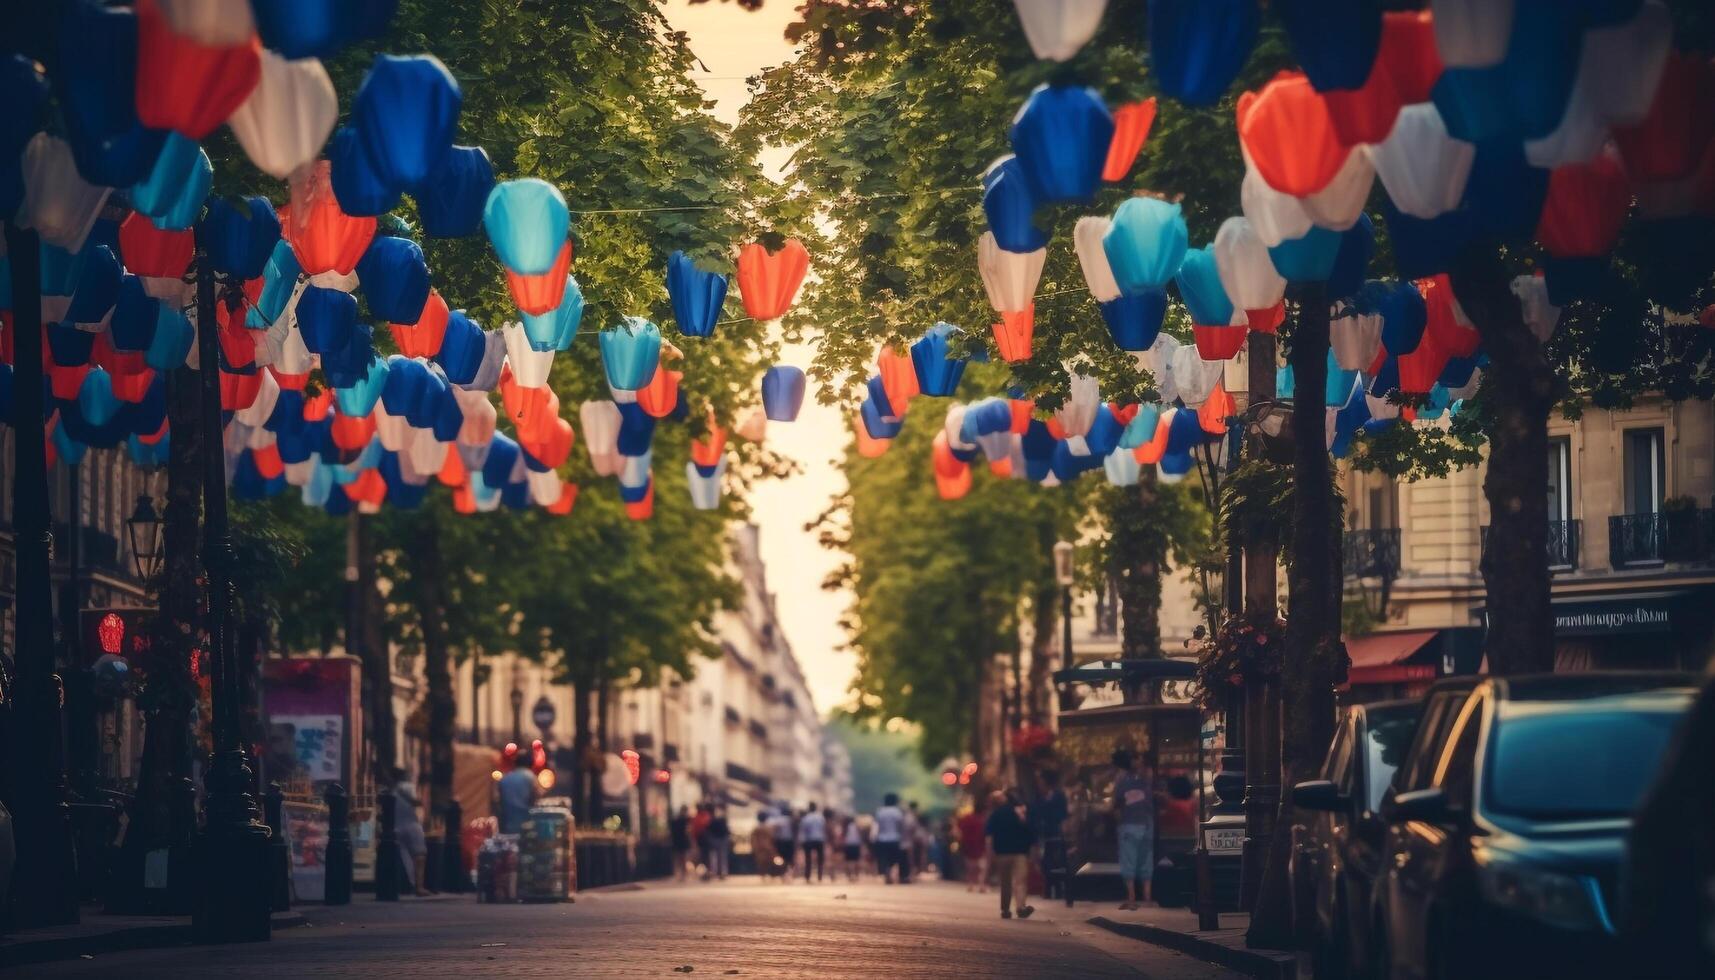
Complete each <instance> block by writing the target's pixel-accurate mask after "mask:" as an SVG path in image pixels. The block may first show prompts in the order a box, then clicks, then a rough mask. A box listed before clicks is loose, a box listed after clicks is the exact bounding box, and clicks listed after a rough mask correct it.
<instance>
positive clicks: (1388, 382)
mask: <svg viewBox="0 0 1715 980" xmlns="http://www.w3.org/2000/svg"><path fill="white" fill-rule="evenodd" d="M1368 381H1369V387H1368V388H1367V389H1365V390H1366V391H1368V392H1369V393H1370V395H1372V396H1373V397H1376V398H1386V397H1387V396H1388V393H1389V392H1392V391H1398V390H1399V358H1398V357H1395V356H1393V355H1391V354H1390V355H1388V357H1387V358H1386V359H1384V360H1383V361H1382V364H1381V367H1380V368H1378V369H1377V370H1376V375H1375V377H1373V378H1369V379H1368Z"/></svg>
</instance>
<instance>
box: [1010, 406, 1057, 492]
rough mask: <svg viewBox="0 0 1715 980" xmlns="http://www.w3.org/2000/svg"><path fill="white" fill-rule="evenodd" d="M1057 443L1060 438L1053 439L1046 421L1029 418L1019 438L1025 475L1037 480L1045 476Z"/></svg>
mask: <svg viewBox="0 0 1715 980" xmlns="http://www.w3.org/2000/svg"><path fill="white" fill-rule="evenodd" d="M1059 444H1060V440H1058V439H1055V438H1054V433H1052V432H1049V431H1048V425H1047V423H1045V422H1043V421H1042V420H1041V419H1031V420H1030V425H1029V426H1027V427H1026V428H1025V430H1024V435H1023V437H1022V438H1020V439H1019V451H1020V452H1022V453H1023V454H1024V470H1025V475H1026V476H1028V477H1029V478H1030V479H1031V480H1032V481H1037V482H1040V481H1041V480H1043V479H1045V478H1047V476H1048V473H1049V468H1050V466H1051V465H1052V463H1053V460H1054V451H1055V448H1056V446H1057V445H1059Z"/></svg>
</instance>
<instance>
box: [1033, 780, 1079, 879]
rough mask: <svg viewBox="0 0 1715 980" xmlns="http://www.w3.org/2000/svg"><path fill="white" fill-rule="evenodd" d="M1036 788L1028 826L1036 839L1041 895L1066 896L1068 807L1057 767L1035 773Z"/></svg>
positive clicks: (1069, 808) (1069, 810) (1069, 814)
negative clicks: (1039, 854) (1039, 862)
mask: <svg viewBox="0 0 1715 980" xmlns="http://www.w3.org/2000/svg"><path fill="white" fill-rule="evenodd" d="M1036 788H1037V790H1038V791H1039V792H1038V795H1037V798H1036V802H1035V803H1034V804H1032V805H1031V807H1030V826H1031V829H1032V830H1034V831H1035V832H1036V839H1037V840H1038V841H1039V842H1040V847H1041V854H1042V856H1041V862H1042V883H1043V888H1044V890H1043V897H1044V898H1064V897H1066V891H1065V889H1066V876H1067V874H1069V870H1068V868H1067V865H1068V861H1069V856H1068V854H1067V851H1066V820H1067V818H1068V817H1070V816H1071V807H1070V806H1069V805H1068V802H1067V800H1066V790H1065V789H1063V788H1062V787H1061V786H1060V770H1058V769H1043V770H1040V771H1038V772H1037V774H1036Z"/></svg>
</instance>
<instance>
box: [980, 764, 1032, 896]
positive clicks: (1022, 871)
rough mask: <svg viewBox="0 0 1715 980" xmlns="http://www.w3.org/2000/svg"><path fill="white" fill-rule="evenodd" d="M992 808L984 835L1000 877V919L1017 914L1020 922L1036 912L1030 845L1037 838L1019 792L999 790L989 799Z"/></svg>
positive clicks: (984, 826)
mask: <svg viewBox="0 0 1715 980" xmlns="http://www.w3.org/2000/svg"><path fill="white" fill-rule="evenodd" d="M989 806H990V810H989V815H988V820H987V821H985V822H984V825H983V832H984V835H985V836H986V837H987V838H988V849H989V852H990V853H992V854H993V855H994V867H995V874H997V875H998V876H999V877H1000V917H1001V918H1003V919H1010V918H1012V917H1013V914H1014V913H1017V915H1018V917H1019V918H1021V919H1028V918H1030V914H1031V913H1032V912H1035V911H1036V909H1035V907H1034V906H1032V905H1031V904H1030V845H1031V844H1032V843H1033V842H1034V841H1033V840H1032V838H1034V837H1035V835H1034V834H1032V833H1031V831H1030V823H1029V822H1028V821H1027V820H1025V815H1024V805H1023V802H1022V801H1020V800H1019V798H1018V794H1017V793H1016V792H1013V791H1008V792H1005V793H1003V792H1001V791H999V790H996V791H995V792H994V795H993V796H990V797H989Z"/></svg>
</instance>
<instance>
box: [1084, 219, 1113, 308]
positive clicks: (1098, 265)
mask: <svg viewBox="0 0 1715 980" xmlns="http://www.w3.org/2000/svg"><path fill="white" fill-rule="evenodd" d="M1113 224H1114V223H1113V222H1112V221H1111V220H1109V219H1107V218H1096V217H1085V218H1079V219H1078V223H1077V224H1075V225H1073V226H1072V248H1073V250H1074V251H1076V252H1077V253H1078V266H1079V267H1080V268H1082V269H1083V270H1084V282H1085V283H1087V284H1088V285H1089V287H1090V295H1091V296H1094V297H1095V298H1096V302H1098V303H1106V302H1108V301H1110V300H1116V299H1119V298H1120V284H1119V282H1118V281H1117V280H1115V279H1114V270H1113V268H1112V267H1111V266H1109V265H1108V252H1107V249H1106V248H1104V247H1103V246H1102V239H1103V238H1104V237H1106V236H1107V233H1108V229H1110V228H1112V227H1113Z"/></svg>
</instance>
